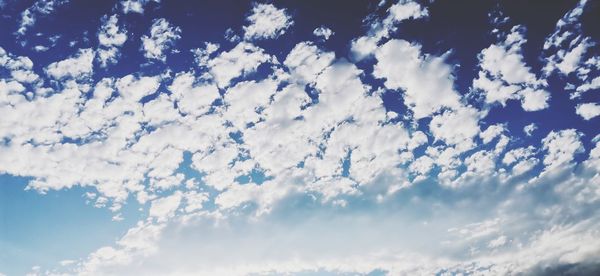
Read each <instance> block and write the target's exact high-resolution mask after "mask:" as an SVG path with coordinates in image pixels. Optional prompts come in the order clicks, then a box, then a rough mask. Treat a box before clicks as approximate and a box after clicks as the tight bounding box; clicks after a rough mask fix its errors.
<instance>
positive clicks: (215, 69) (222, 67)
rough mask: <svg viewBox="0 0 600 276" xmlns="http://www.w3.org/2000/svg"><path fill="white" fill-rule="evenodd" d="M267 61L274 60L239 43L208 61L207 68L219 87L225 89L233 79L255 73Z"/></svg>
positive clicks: (256, 48) (247, 44) (258, 50)
mask: <svg viewBox="0 0 600 276" xmlns="http://www.w3.org/2000/svg"><path fill="white" fill-rule="evenodd" d="M268 61H274V60H273V58H272V57H271V56H270V55H268V54H266V53H265V52H264V50H263V49H261V48H259V47H256V46H254V45H253V44H250V43H247V42H240V43H238V44H237V45H236V46H235V47H234V48H233V49H231V50H230V51H228V52H222V53H221V54H219V55H218V56H217V57H215V58H214V59H211V60H210V61H208V67H209V68H210V71H209V72H210V73H211V75H212V76H213V77H214V79H215V81H216V83H217V84H218V85H219V87H227V86H229V84H230V82H231V80H233V79H234V78H237V77H240V76H244V75H247V74H250V73H252V72H255V71H256V69H257V68H258V66H259V65H261V64H262V63H265V62H268Z"/></svg>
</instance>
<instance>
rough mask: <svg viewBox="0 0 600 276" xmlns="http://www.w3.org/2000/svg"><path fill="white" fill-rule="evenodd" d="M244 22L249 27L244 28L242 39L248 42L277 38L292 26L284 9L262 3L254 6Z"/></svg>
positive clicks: (290, 19)
mask: <svg viewBox="0 0 600 276" xmlns="http://www.w3.org/2000/svg"><path fill="white" fill-rule="evenodd" d="M246 21H248V23H249V25H247V26H244V38H245V39H248V40H251V39H256V40H259V39H272V38H277V37H279V36H280V35H282V34H284V33H285V31H286V30H287V29H288V28H289V27H290V26H292V25H293V24H294V21H292V18H291V17H290V16H289V15H287V13H286V11H285V9H278V8H276V7H275V6H273V4H262V3H261V4H254V6H253V7H252V12H251V14H250V15H249V16H248V18H246Z"/></svg>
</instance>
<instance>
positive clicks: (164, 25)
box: [141, 18, 181, 62]
mask: <svg viewBox="0 0 600 276" xmlns="http://www.w3.org/2000/svg"><path fill="white" fill-rule="evenodd" d="M180 38H181V29H180V28H179V27H176V26H173V25H171V23H169V22H168V21H167V20H166V19H164V18H158V19H154V20H153V21H152V26H151V27H150V36H148V35H144V36H142V38H141V40H142V50H143V51H144V56H145V57H146V58H148V59H154V60H159V61H162V62H165V61H166V60H167V56H166V54H167V51H169V50H171V48H172V47H173V46H174V45H175V43H176V41H177V40H179V39H180Z"/></svg>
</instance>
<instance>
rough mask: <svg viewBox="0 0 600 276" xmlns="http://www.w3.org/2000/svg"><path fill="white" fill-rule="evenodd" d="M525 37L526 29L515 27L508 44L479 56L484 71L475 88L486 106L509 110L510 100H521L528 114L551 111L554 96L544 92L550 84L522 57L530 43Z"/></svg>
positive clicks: (490, 47) (493, 47) (501, 43)
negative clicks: (522, 51)
mask: <svg viewBox="0 0 600 276" xmlns="http://www.w3.org/2000/svg"><path fill="white" fill-rule="evenodd" d="M524 34H525V29H524V28H523V27H521V26H515V27H513V28H512V30H511V32H510V33H508V34H507V35H506V36H505V39H504V41H500V42H499V43H497V44H493V45H491V46H489V47H488V48H486V49H483V50H482V51H481V53H480V54H479V62H480V64H479V65H480V67H481V71H480V72H479V75H478V77H477V78H476V79H475V80H474V81H473V88H474V89H476V90H477V91H481V92H482V93H483V95H484V98H485V103H487V104H493V103H496V102H498V103H500V104H501V105H502V106H505V105H506V102H507V101H508V100H518V99H520V100H521V106H522V107H523V109H524V110H525V111H538V110H542V109H545V108H547V107H548V101H549V100H550V93H548V92H547V91H545V90H544V87H545V85H546V82H545V81H543V80H538V79H537V78H536V76H535V75H534V74H533V73H532V72H531V68H530V67H529V66H527V65H526V64H525V61H524V57H523V54H522V53H521V46H522V45H523V44H524V43H525V42H526V39H525V36H524Z"/></svg>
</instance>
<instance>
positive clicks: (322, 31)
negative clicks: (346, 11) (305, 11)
mask: <svg viewBox="0 0 600 276" xmlns="http://www.w3.org/2000/svg"><path fill="white" fill-rule="evenodd" d="M313 34H314V35H315V36H317V37H321V38H323V39H324V40H328V39H329V37H330V36H332V35H333V34H334V32H333V31H332V30H331V29H329V28H327V27H324V26H321V27H318V28H316V29H315V30H314V31H313Z"/></svg>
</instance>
